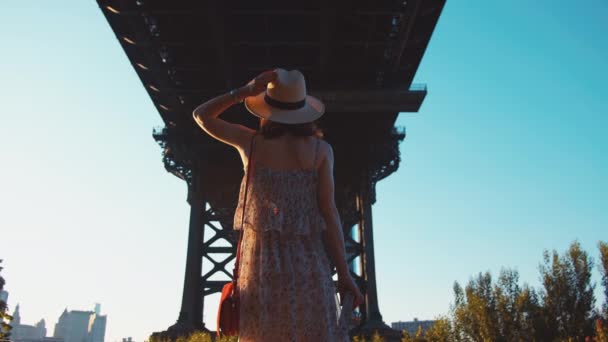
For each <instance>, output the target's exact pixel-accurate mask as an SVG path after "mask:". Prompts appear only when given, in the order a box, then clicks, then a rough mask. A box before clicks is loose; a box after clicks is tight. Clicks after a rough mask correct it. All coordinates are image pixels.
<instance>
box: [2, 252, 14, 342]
mask: <svg viewBox="0 0 608 342" xmlns="http://www.w3.org/2000/svg"><path fill="white" fill-rule="evenodd" d="M0 263H2V259H0ZM2 269H3V267H2V266H0V271H2ZM5 284H6V282H5V280H4V278H3V277H2V276H1V275H0V291H2V290H3V289H4V285H5ZM6 312H7V307H6V303H5V302H4V301H3V300H1V299H0V341H4V340H8V338H9V337H10V336H11V329H12V327H11V326H10V324H9V322H10V321H11V320H12V319H13V317H11V316H10V315H9V314H8V313H6Z"/></svg>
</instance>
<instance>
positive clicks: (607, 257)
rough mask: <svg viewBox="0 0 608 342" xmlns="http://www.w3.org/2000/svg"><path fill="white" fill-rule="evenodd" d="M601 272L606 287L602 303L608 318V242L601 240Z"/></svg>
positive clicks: (603, 310) (603, 284) (604, 316)
mask: <svg viewBox="0 0 608 342" xmlns="http://www.w3.org/2000/svg"><path fill="white" fill-rule="evenodd" d="M598 248H599V250H600V264H599V268H600V273H601V275H602V286H603V287H604V305H602V316H603V318H604V320H608V243H606V242H602V241H600V242H599V243H598Z"/></svg>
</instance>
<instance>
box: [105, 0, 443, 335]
mask: <svg viewBox="0 0 608 342" xmlns="http://www.w3.org/2000/svg"><path fill="white" fill-rule="evenodd" d="M97 2H98V4H99V6H100V8H101V10H102V12H103V14H104V16H105V17H106V19H107V20H108V23H109V24H110V26H111V28H112V30H113V31H114V33H115V35H116V38H117V39H118V41H119V43H120V44H121V46H122V47H123V49H124V51H125V53H126V55H127V57H128V58H129V60H130V62H131V64H132V65H133V68H134V70H135V71H136V72H137V74H138V76H139V78H140V80H141V82H142V84H143V86H144V88H145V89H146V91H147V92H148V94H149V96H150V98H151V99H152V101H153V102H154V105H155V106H156V108H157V110H158V113H159V114H160V115H161V117H162V119H163V121H164V123H165V127H162V128H158V129H155V130H154V132H153V136H154V138H155V139H156V140H157V141H158V142H159V143H160V145H161V147H162V148H163V149H164V153H163V161H164V164H165V167H166V169H167V170H168V171H170V172H171V173H173V174H175V175H176V176H178V177H180V178H182V179H184V181H186V183H187V185H188V201H189V203H190V205H191V218H190V233H189V241H188V258H187V261H186V264H187V266H186V275H185V282H184V293H183V297H182V310H181V312H180V316H179V319H178V323H176V325H174V326H173V327H172V328H171V329H170V330H169V335H171V333H172V332H173V333H174V334H180V332H185V331H191V330H192V329H205V327H204V323H203V322H202V309H203V303H204V297H205V296H206V295H208V294H213V293H217V292H219V291H221V287H222V286H223V284H225V283H226V282H227V281H229V280H230V276H231V272H228V271H227V269H228V268H229V263H230V262H233V259H234V251H235V243H236V236H234V235H233V232H232V230H231V228H230V227H231V226H232V215H233V213H234V208H235V206H236V199H237V195H238V184H239V182H240V179H241V177H242V171H241V170H242V166H241V162H240V159H239V157H238V154H237V153H236V151H235V150H233V149H232V148H230V147H227V146H226V145H223V144H221V143H219V142H217V141H215V140H213V139H212V138H211V137H209V136H207V135H206V134H204V133H203V132H202V131H201V130H200V128H199V127H198V126H196V124H195V123H194V121H193V120H192V115H191V113H192V110H193V109H194V108H195V107H196V106H197V105H199V104H200V103H202V102H204V101H205V100H207V99H209V98H210V97H213V96H216V95H218V94H221V93H223V92H226V91H228V90H229V89H232V88H234V87H237V86H240V85H243V84H245V83H246V82H247V81H249V80H250V79H251V78H253V77H254V76H256V75H257V74H258V73H259V72H261V71H264V70H269V69H273V68H275V67H283V68H286V69H299V70H301V71H302V72H303V73H304V75H305V76H306V82H307V87H308V90H309V92H310V93H311V94H313V95H315V96H317V97H319V98H320V99H321V100H323V101H324V102H325V104H326V109H327V112H326V114H325V115H324V116H323V117H322V118H321V119H320V120H319V125H320V126H321V128H322V129H323V130H324V132H325V138H326V140H327V141H328V142H329V143H331V144H332V146H333V148H334V151H335V156H336V163H335V178H336V202H337V204H338V207H339V210H340V214H341V218H342V220H343V229H344V234H345V241H346V247H347V257H348V260H349V261H350V262H351V267H354V266H355V264H357V265H359V269H360V274H356V273H355V272H353V276H354V277H355V278H356V280H357V281H358V282H359V284H360V286H361V288H362V289H363V290H364V291H363V292H364V294H365V295H366V304H365V305H364V307H363V308H362V309H361V312H362V315H363V321H362V325H361V326H360V327H358V328H359V329H358V330H357V331H358V332H363V333H365V331H367V330H370V329H371V328H380V329H381V330H382V329H385V330H387V331H388V330H390V329H388V327H387V326H386V325H385V324H384V323H383V322H382V317H381V315H380V312H379V308H378V302H377V294H376V282H375V267H374V256H373V255H374V253H373V251H374V249H373V248H374V245H373V234H372V218H371V205H372V204H373V203H374V202H375V201H376V196H375V184H376V182H378V181H379V180H381V179H383V178H385V177H387V176H388V175H389V174H391V173H392V172H394V171H396V170H397V168H398V167H399V162H400V155H399V142H400V141H402V140H403V138H404V137H405V131H404V130H403V129H397V128H395V127H394V124H395V120H396V118H397V115H398V113H399V112H416V111H418V109H419V108H420V106H421V104H422V101H423V100H424V98H425V96H426V93H427V90H426V87H425V86H424V85H413V84H412V80H413V78H414V75H415V73H416V70H417V69H418V66H419V64H420V61H421V59H422V56H423V54H424V51H425V50H426V47H427V45H428V43H429V40H430V38H431V35H432V32H433V30H434V28H435V25H436V23H437V21H438V19H439V16H440V14H441V11H442V9H443V6H444V3H445V0H425V1H422V0H399V1H395V0H390V1H389V0H382V1H363V0H355V1H352V0H349V1H345V0H307V1H289V2H288V1H278V0H271V1H269V0H262V1H255V2H252V1H248V2H245V1H235V2H229V1H219V0H215V1H204V0H181V1H162V0H97ZM223 117H224V118H226V119H227V120H229V121H232V122H239V123H242V124H244V125H247V126H249V127H252V128H257V125H258V122H257V119H256V118H254V117H253V116H251V115H249V114H248V113H247V112H246V111H245V110H244V108H243V107H242V106H235V107H233V108H231V109H229V110H228V111H227V112H226V113H225V114H223ZM354 228H357V229H354ZM214 255H215V256H216V257H212V256H214ZM219 255H224V256H226V257H225V258H224V259H223V260H222V261H219V262H218V261H216V260H217V259H218V257H217V256H219ZM203 260H205V261H206V262H207V263H208V264H209V265H210V266H209V270H206V272H205V273H204V274H203V269H204V268H205V267H203ZM230 265H231V264H230ZM229 269H230V270H231V269H232V266H230V268H229ZM222 277H223V278H222ZM212 327H215V324H214V323H213V324H212ZM366 329H367V330H366ZM387 334H390V332H389V333H387ZM395 336H396V335H395Z"/></svg>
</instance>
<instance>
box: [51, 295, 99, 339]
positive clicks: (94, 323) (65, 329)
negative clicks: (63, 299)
mask: <svg viewBox="0 0 608 342" xmlns="http://www.w3.org/2000/svg"><path fill="white" fill-rule="evenodd" d="M99 312H100V307H99V304H97V305H96V306H95V311H80V310H71V311H69V312H68V309H67V308H66V309H65V310H64V311H63V313H62V314H61V316H59V320H58V321H57V324H55V331H54V333H53V337H55V338H61V339H63V340H64V342H104V338H105V333H106V321H107V316H106V315H101V314H100V313H99Z"/></svg>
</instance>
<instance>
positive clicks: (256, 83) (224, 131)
mask: <svg viewBox="0 0 608 342" xmlns="http://www.w3.org/2000/svg"><path fill="white" fill-rule="evenodd" d="M275 79H276V73H275V72H274V71H266V72H263V73H261V74H260V75H258V76H257V77H256V78H254V79H253V80H251V81H250V82H249V83H247V84H246V85H244V86H242V87H240V88H237V89H235V91H234V93H233V94H230V93H225V94H222V95H219V96H217V97H214V98H212V99H211V100H209V101H207V102H205V103H203V104H201V105H199V106H198V107H196V108H195V109H194V111H192V116H193V117H194V121H196V123H197V124H198V125H199V126H200V127H201V128H202V129H203V130H204V131H205V132H207V133H208V134H209V135H210V136H212V137H213V138H215V139H217V140H219V141H221V142H223V143H226V144H228V145H231V146H233V147H235V148H236V149H239V150H244V149H245V147H246V146H248V142H249V141H250V138H251V135H252V134H254V133H255V131H254V130H252V129H250V128H248V127H246V126H243V125H239V124H233V123H230V122H228V121H225V120H222V119H220V118H219V116H220V114H222V113H223V112H224V111H225V110H226V109H228V108H229V107H230V106H232V105H234V104H236V103H240V102H242V100H243V99H244V98H246V97H248V96H255V95H258V94H260V93H261V92H263V91H265V90H266V86H267V84H268V82H272V81H273V80H275Z"/></svg>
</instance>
